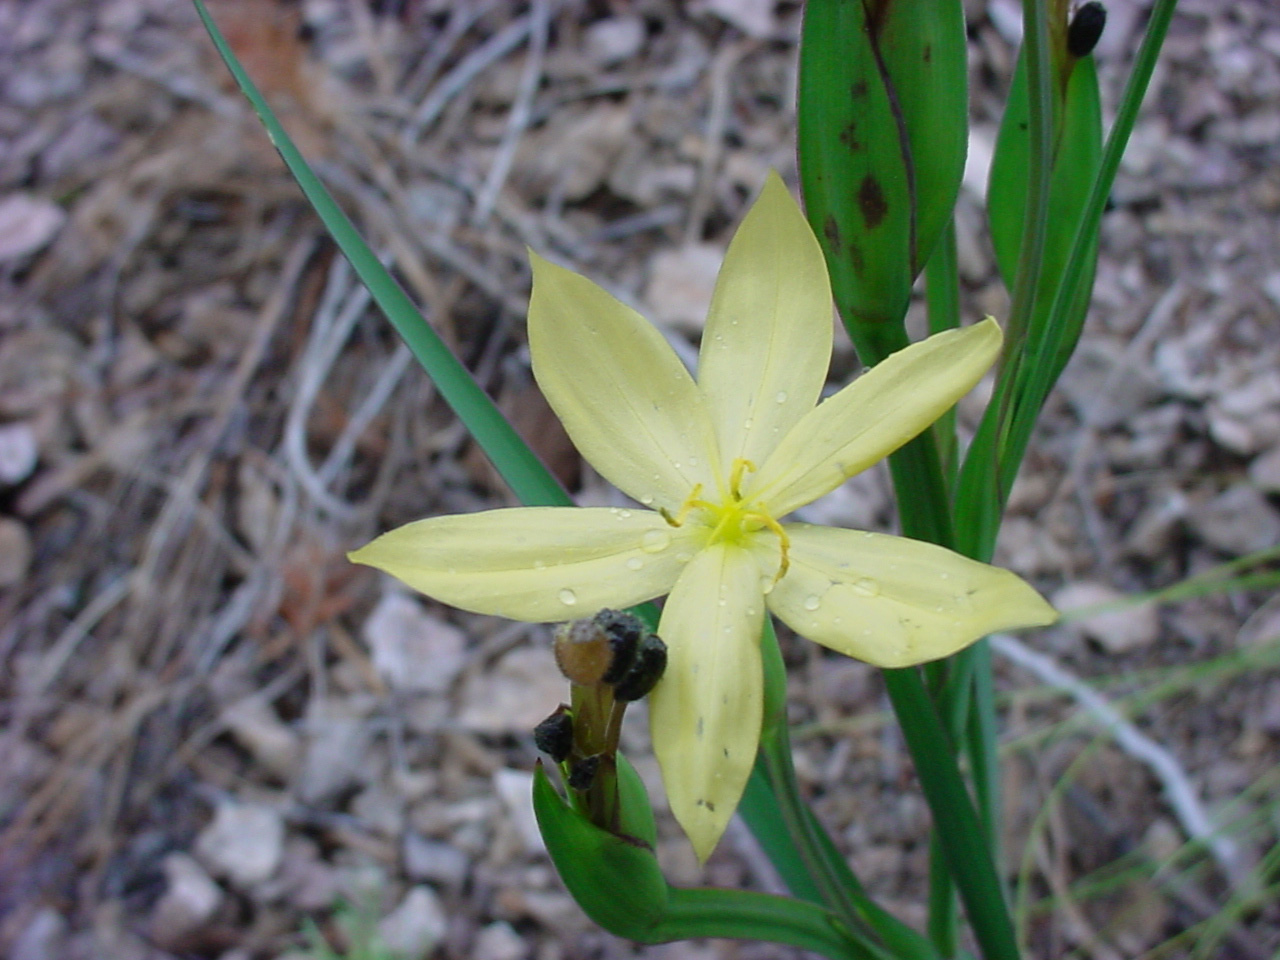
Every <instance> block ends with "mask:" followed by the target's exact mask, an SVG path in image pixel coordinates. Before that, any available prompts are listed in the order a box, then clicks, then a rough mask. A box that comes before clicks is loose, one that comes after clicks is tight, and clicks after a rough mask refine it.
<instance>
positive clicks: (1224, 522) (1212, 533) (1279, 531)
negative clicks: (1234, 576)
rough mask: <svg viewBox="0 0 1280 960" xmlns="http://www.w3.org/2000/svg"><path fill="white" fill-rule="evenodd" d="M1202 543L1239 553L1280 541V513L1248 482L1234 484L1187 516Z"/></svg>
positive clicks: (1264, 547) (1267, 546) (1262, 547)
mask: <svg viewBox="0 0 1280 960" xmlns="http://www.w3.org/2000/svg"><path fill="white" fill-rule="evenodd" d="M1188 520H1189V522H1190V524H1191V526H1192V528H1193V529H1194V530H1195V532H1196V533H1197V534H1199V535H1200V538H1201V539H1202V540H1204V542H1205V543H1207V544H1209V545H1210V546H1211V547H1214V548H1215V549H1217V550H1221V551H1222V552H1223V553H1226V554H1230V555H1232V556H1243V555H1244V554H1247V553H1254V552H1256V551H1259V550H1266V549H1268V548H1270V547H1274V546H1275V545H1276V544H1277V543H1280V516H1277V515H1276V511H1275V510H1274V509H1273V508H1272V506H1271V504H1269V503H1267V500H1266V498H1265V497H1264V496H1263V495H1262V494H1261V493H1259V492H1258V491H1257V490H1256V489H1255V488H1254V487H1252V486H1249V485H1248V484H1243V483H1242V484H1237V485H1236V486H1234V487H1232V488H1231V489H1229V490H1226V491H1224V492H1223V493H1220V494H1218V496H1216V497H1214V498H1213V499H1212V500H1210V501H1209V502H1208V503H1206V504H1203V505H1201V506H1199V507H1197V508H1193V509H1192V511H1191V514H1190V516H1189V518H1188Z"/></svg>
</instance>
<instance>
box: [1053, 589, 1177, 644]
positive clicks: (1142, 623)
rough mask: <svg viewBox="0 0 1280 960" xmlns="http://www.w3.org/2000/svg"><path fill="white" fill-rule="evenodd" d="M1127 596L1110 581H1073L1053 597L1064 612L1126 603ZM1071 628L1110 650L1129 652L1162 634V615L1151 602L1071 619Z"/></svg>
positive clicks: (1054, 601)
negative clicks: (1159, 615)
mask: <svg viewBox="0 0 1280 960" xmlns="http://www.w3.org/2000/svg"><path fill="white" fill-rule="evenodd" d="M1124 599H1125V595H1124V594H1122V593H1120V592H1119V591H1118V590H1113V589H1112V588H1111V587H1108V586H1107V585H1106V584H1102V583H1090V582H1088V581H1084V582H1079V583H1072V584H1069V585H1068V586H1066V587H1063V588H1062V589H1061V590H1059V591H1058V592H1057V593H1056V594H1054V596H1053V605H1054V606H1055V607H1057V608H1058V609H1059V610H1061V611H1063V612H1064V613H1069V612H1070V611H1072V610H1076V609H1081V608H1086V607H1095V606H1102V605H1103V604H1112V603H1118V602H1122V601H1124ZM1067 627H1068V628H1069V629H1071V630H1073V631H1074V632H1077V633H1079V634H1080V635H1083V636H1086V637H1089V638H1090V639H1092V640H1095V641H1097V642H1098V643H1099V644H1100V645H1101V646H1102V648H1103V649H1104V650H1106V651H1107V652H1108V653H1127V652H1129V651H1130V650H1137V649H1140V648H1141V647H1145V646H1148V645H1149V644H1151V643H1154V642H1155V641H1156V639H1157V638H1158V637H1159V636H1160V618H1159V617H1158V616H1157V614H1156V611H1155V608H1154V607H1152V606H1151V605H1150V604H1143V605H1140V606H1131V607H1128V608H1126V609H1121V610H1112V611H1109V612H1107V613H1099V614H1095V615H1093V616H1090V617H1087V618H1085V619H1082V620H1071V621H1068V623H1067Z"/></svg>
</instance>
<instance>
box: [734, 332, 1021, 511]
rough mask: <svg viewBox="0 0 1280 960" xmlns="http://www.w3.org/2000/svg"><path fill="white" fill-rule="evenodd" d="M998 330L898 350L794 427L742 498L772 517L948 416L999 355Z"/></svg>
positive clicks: (813, 497)
mask: <svg viewBox="0 0 1280 960" xmlns="http://www.w3.org/2000/svg"><path fill="white" fill-rule="evenodd" d="M1000 340H1001V334H1000V326H999V325H998V324H997V323H996V322H995V321H994V320H992V319H991V318H990V317H988V318H987V319H986V320H984V321H983V322H982V323H979V324H975V325H974V326H971V327H966V328H964V329H960V330H948V331H946V332H945V333H939V334H935V335H934V336H932V337H930V338H929V339H927V340H923V341H921V342H920V343H916V344H912V345H911V346H909V347H907V348H906V349H904V350H899V351H898V352H897V353H895V354H892V355H891V356H889V357H887V358H886V359H885V360H883V361H882V362H880V363H879V364H877V365H876V366H874V367H872V368H871V369H870V370H868V371H867V372H866V373H864V374H863V375H862V376H860V377H858V379H857V380H855V381H853V383H851V384H849V385H848V386H847V387H845V388H844V389H843V390H841V391H840V392H839V393H837V394H836V395H835V396H833V397H831V398H830V399H829V400H826V401H825V402H823V403H821V404H819V405H818V406H817V407H816V408H814V409H813V410H812V411H811V412H810V413H809V414H808V416H806V417H805V418H804V419H803V420H801V421H800V422H799V423H797V424H796V425H795V427H794V428H793V429H792V430H791V432H790V433H788V434H787V435H786V437H785V438H784V439H783V440H782V442H781V443H780V444H779V445H778V447H777V448H776V449H775V450H774V451H773V453H772V454H771V455H770V456H769V458H768V460H766V461H765V462H764V463H763V464H761V466H760V471H759V473H757V474H755V475H754V476H751V477H750V478H749V479H748V482H747V484H746V485H745V487H744V489H743V493H744V495H746V496H748V497H751V498H763V499H764V501H765V503H766V504H767V505H768V510H769V512H770V513H771V514H772V515H773V516H775V517H781V516H785V515H786V514H788V513H790V512H791V511H792V510H794V509H795V508H796V507H800V506H803V505H804V504H806V503H809V502H811V501H813V500H816V499H818V497H821V496H822V495H823V494H826V493H830V492H831V491H832V490H834V489H835V488H836V487H838V486H840V484H841V483H843V482H844V481H845V480H846V479H848V478H849V477H852V476H853V475H854V474H857V473H861V472H862V471H863V470H865V469H866V468H867V467H869V466H871V464H873V463H875V462H876V461H877V460H881V459H883V458H884V457H887V456H888V455H889V454H890V453H892V452H893V451H895V450H897V449H898V448H899V447H901V446H902V445H903V444H904V443H906V442H907V441H908V440H910V439H911V438H913V437H914V436H916V435H917V434H918V433H920V431H922V430H924V428H925V427H927V426H929V424H931V423H933V421H934V420H936V419H938V417H940V416H941V415H942V414H943V413H945V412H946V411H947V410H948V409H949V408H950V407H951V406H952V405H953V404H954V403H955V402H956V401H957V400H959V399H960V398H961V397H962V396H964V395H965V394H966V393H968V392H969V390H970V389H971V388H972V387H973V385H974V384H976V383H977V382H978V381H979V380H980V379H981V378H982V375H983V373H985V372H986V371H987V368H988V367H990V366H991V364H992V362H993V361H994V360H995V358H996V356H997V354H999V352H1000Z"/></svg>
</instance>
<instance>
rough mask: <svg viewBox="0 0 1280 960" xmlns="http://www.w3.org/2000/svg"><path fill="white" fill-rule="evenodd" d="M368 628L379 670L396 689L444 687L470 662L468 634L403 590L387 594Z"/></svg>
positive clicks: (433, 690)
mask: <svg viewBox="0 0 1280 960" xmlns="http://www.w3.org/2000/svg"><path fill="white" fill-rule="evenodd" d="M363 633H364V640H365V643H367V644H368V645H369V650H370V653H371V654H372V657H373V666H374V669H375V670H377V671H378V674H379V676H381V677H382V678H383V679H384V680H386V681H387V683H388V684H390V685H391V687H393V688H394V689H396V690H408V691H413V692H430V693H440V692H443V691H445V690H448V689H449V686H450V685H451V684H452V683H453V681H454V679H455V678H456V677H457V676H458V674H459V673H460V672H461V670H462V668H463V667H464V666H465V665H466V662H467V655H466V647H467V638H466V635H465V634H463V632H462V631H461V630H459V629H458V628H457V627H455V626H453V625H452V624H450V623H446V622H445V621H443V620H441V619H440V618H438V617H433V616H432V615H431V614H430V613H428V612H427V610H426V609H425V608H424V607H423V606H422V604H420V603H419V602H418V601H417V600H415V599H414V598H413V597H410V596H408V595H407V594H405V593H401V592H400V591H398V590H392V591H388V592H387V593H384V594H383V595H382V599H380V600H379V601H378V605H377V606H376V607H374V608H373V612H372V613H370V614H369V616H368V618H367V619H366V620H365V622H364V629H363Z"/></svg>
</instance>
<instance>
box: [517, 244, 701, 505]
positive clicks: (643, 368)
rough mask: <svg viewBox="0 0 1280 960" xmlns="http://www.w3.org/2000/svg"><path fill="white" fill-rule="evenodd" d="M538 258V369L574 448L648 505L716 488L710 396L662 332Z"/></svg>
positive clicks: (534, 303) (533, 307)
mask: <svg viewBox="0 0 1280 960" xmlns="http://www.w3.org/2000/svg"><path fill="white" fill-rule="evenodd" d="M529 262H530V264H531V265H532V267H533V293H532V295H531V296H530V299H529V351H530V353H531V355H532V357H533V373H534V376H535V377H536V378H537V380H538V386H539V387H541V388H542V392H543V394H544V395H545V396H546V398H547V402H549V403H550V404H551V408H552V409H553V410H555V412H556V416H558V417H559V418H560V421H561V422H562V423H563V424H564V427H565V430H567V431H568V433H569V436H570V438H571V439H572V440H573V443H574V446H576V447H577V448H578V449H579V450H580V451H581V452H582V455H583V456H584V457H586V458H587V460H589V461H590V462H591V465H592V466H594V467H595V468H596V469H597V470H599V471H600V473H601V475H603V476H604V477H605V479H607V480H608V481H609V482H610V483H612V484H613V485H614V486H615V487H617V488H618V489H619V490H621V491H623V492H624V493H626V494H628V495H629V496H631V497H634V498H635V499H636V500H639V501H640V502H641V503H643V504H645V505H646V506H649V505H653V506H665V507H667V508H668V509H672V510H674V509H676V508H678V507H679V506H680V505H681V504H682V503H683V502H684V500H685V498H686V497H687V496H688V495H689V491H690V490H691V489H692V488H693V486H694V484H696V483H702V484H704V486H706V487H708V489H715V487H714V481H713V479H712V478H713V477H714V476H715V475H716V473H718V472H719V470H718V463H717V459H716V454H715V435H714V432H713V430H712V426H711V419H710V417H709V416H708V414H707V411H706V406H705V401H704V400H703V397H702V394H701V393H700V392H699V391H698V388H697V386H695V385H694V382H693V378H692V377H690V376H689V372H688V371H687V370H685V368H684V366H683V365H682V364H681V363H680V361H679V359H678V358H677V357H676V355H675V352H674V351H673V350H672V349H671V347H670V345H669V344H668V343H667V342H666V340H664V339H663V337H662V334H661V333H659V332H658V330H657V328H655V327H654V326H653V325H652V324H650V323H649V322H648V321H647V320H645V319H644V318H643V317H641V316H640V314H638V313H636V312H635V311H634V310H632V309H631V308H630V307H627V306H625V305H623V304H622V303H619V302H618V301H617V300H615V299H614V298H613V297H612V296H610V295H609V294H608V293H607V292H605V291H604V290H602V289H601V288H600V287H598V286H596V285H595V284H594V283H592V282H591V281H590V280H588V279H587V278H586V277H582V276H579V275H578V274H576V273H574V272H572V271H570V270H566V269H564V268H563V267H559V266H556V265H555V264H554V263H551V262H550V261H548V260H544V259H542V257H540V256H538V255H537V254H536V253H534V252H533V251H529Z"/></svg>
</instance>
